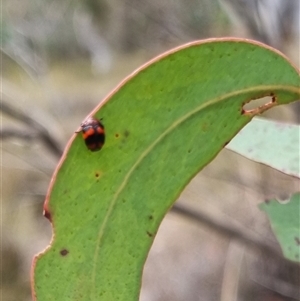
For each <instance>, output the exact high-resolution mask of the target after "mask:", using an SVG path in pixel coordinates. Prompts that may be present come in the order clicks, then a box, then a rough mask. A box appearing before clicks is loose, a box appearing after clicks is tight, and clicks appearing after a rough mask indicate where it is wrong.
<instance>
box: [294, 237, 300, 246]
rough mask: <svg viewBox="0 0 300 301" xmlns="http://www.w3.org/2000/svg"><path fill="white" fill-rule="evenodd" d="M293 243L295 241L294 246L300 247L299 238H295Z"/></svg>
mask: <svg viewBox="0 0 300 301" xmlns="http://www.w3.org/2000/svg"><path fill="white" fill-rule="evenodd" d="M295 241H296V244H297V245H298V246H300V238H299V237H297V236H296V237H295Z"/></svg>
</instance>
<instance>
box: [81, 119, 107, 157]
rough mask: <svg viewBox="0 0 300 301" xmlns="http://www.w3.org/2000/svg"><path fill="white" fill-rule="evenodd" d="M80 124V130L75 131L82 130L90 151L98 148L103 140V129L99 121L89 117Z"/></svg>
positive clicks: (102, 143)
mask: <svg viewBox="0 0 300 301" xmlns="http://www.w3.org/2000/svg"><path fill="white" fill-rule="evenodd" d="M80 126H81V130H80V131H78V132H75V133H79V132H82V137H83V139H84V142H85V144H86V146H87V148H88V149H89V150H90V151H92V152H95V151H98V150H100V149H101V148H102V146H103V145H104V142H105V130H104V125H103V124H102V123H101V121H100V120H98V119H96V118H94V117H89V118H87V119H86V120H85V121H84V122H83V123H81V125H80Z"/></svg>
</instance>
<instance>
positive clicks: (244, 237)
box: [172, 203, 284, 261]
mask: <svg viewBox="0 0 300 301" xmlns="http://www.w3.org/2000/svg"><path fill="white" fill-rule="evenodd" d="M172 212H174V213H177V214H180V215H183V216H186V217H188V218H189V219H192V220H194V221H196V222H199V223H202V224H204V225H206V226H208V227H210V228H212V229H214V230H217V231H218V232H219V233H221V234H222V235H225V236H227V237H228V238H232V239H236V240H238V241H240V242H242V243H243V244H245V245H247V246H249V247H250V248H252V249H255V250H258V251H261V252H264V253H266V254H268V255H270V256H271V257H273V258H278V259H280V260H281V261H282V260H284V258H283V256H282V255H281V254H280V252H279V251H277V250H276V249H274V248H273V247H272V246H270V245H269V244H267V243H266V242H265V241H263V240H261V239H259V238H258V237H257V236H256V235H254V234H252V233H251V232H249V231H245V230H241V229H239V228H237V227H236V226H234V225H232V224H230V223H228V222H223V221H221V220H220V219H218V220H216V219H214V218H213V217H211V216H208V215H207V214H205V213H203V212H200V211H196V210H195V209H191V208H188V207H187V206H186V205H181V204H178V203H177V204H175V205H174V206H173V208H172Z"/></svg>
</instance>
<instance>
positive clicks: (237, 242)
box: [0, 0, 300, 301]
mask: <svg viewBox="0 0 300 301" xmlns="http://www.w3.org/2000/svg"><path fill="white" fill-rule="evenodd" d="M299 19H300V7H299V0H289V1H286V0H247V1H245V0H219V1H217V0H215V1H209V0H198V1H196V0H185V1H175V0H152V1H150V0H127V1H121V0H111V1H109V0H86V1H80V0H79V1H72V0H64V1H60V0H40V1H37V0H3V1H2V18H1V33H0V34H1V88H2V91H1V110H2V112H1V116H2V124H1V202H2V205H1V211H2V216H1V256H2V261H1V266H0V269H1V274H2V279H1V292H0V295H1V297H2V300H5V301H17V300H18V301H19V300H24V301H27V300H31V292H30V266H31V261H32V258H33V256H34V254H37V253H38V252H40V251H42V250H43V249H44V248H45V247H46V246H47V245H48V243H49V241H50V239H51V226H50V224H49V222H48V220H46V219H45V218H44V217H43V216H42V206H43V201H44V198H45V194H46V191H47V187H48V184H49V182H50V179H51V175H52V172H53V170H54V168H55V166H56V164H57V162H58V159H59V157H60V155H61V152H62V150H63V148H64V146H65V144H66V143H67V141H68V139H69V138H70V136H71V135H72V134H73V133H74V131H75V130H76V129H77V128H78V126H79V124H80V123H81V121H82V120H83V119H84V118H85V117H86V115H87V114H88V113H89V112H90V111H91V110H92V109H93V108H94V107H95V106H96V105H97V104H98V103H99V102H100V101H101V99H102V98H103V97H104V96H105V95H106V94H107V93H108V92H110V90H111V89H112V88H114V87H115V86H116V84H118V83H119V82H120V81H121V80H122V79H124V77H125V76H126V75H128V74H129V73H131V72H132V71H134V70H135V69H136V68H137V67H139V66H140V65H141V64H143V63H145V62H146V61H148V60H149V59H151V58H153V57H154V56H156V55H158V54H160V53H161V52H163V51H166V50H168V49H170V48H172V47H175V46H178V45H181V44H183V43H186V42H189V41H193V40H198V39H204V38H211V37H224V36H236V37H245V38H251V39H255V40H259V41H261V42H264V43H266V44H269V45H271V46H273V47H275V48H277V49H279V50H280V51H282V52H283V53H285V54H286V55H287V56H288V57H289V58H290V60H291V61H292V62H293V63H294V65H296V66H299V60H300V58H299V50H300V46H299V43H300V38H299V35H300V24H299ZM243 71H244V70H241V72H243ZM183 72H184V70H183ZM122 114H128V112H120V118H122ZM265 116H266V117H267V118H275V119H278V120H283V121H288V122H299V116H300V114H299V105H297V104H294V105H290V106H286V107H280V108H276V109H273V110H272V111H271V112H270V113H268V114H265ZM299 189H300V187H299V182H297V181H296V180H295V179H293V178H291V177H288V176H286V175H283V174H281V173H279V172H277V171H274V170H271V169H270V168H268V167H265V166H259V165H257V164H255V163H252V162H249V161H248V160H246V159H244V158H240V157H239V156H237V155H235V154H232V153H230V152H228V151H226V150H224V151H222V152H221V154H220V155H219V156H218V157H217V158H216V160H214V162H212V163H211V164H210V165H209V166H208V167H207V168H205V169H204V170H203V171H202V172H201V173H200V174H199V175H198V176H197V177H196V178H195V179H194V180H193V181H192V182H191V183H190V185H189V186H188V187H187V188H186V190H185V191H184V193H183V194H182V196H181V197H180V199H179V200H178V204H179V205H180V206H183V207H184V208H189V209H190V210H191V211H193V212H198V213H199V215H198V218H196V219H192V218H191V217H189V216H187V217H186V216H185V215H184V214H183V213H182V212H180V211H176V212H170V213H169V214H168V215H167V216H166V218H165V220H164V222H163V224H162V226H161V228H160V230H159V233H158V235H157V238H156V240H155V243H154V245H153V248H152V249H151V252H150V254H149V258H148V260H147V263H146V266H145V270H144V275H143V287H142V292H141V301H150V300H151V301H169V300H170V301H181V300H188V301H200V300H201V301H202V300H204V301H215V300H220V301H234V300H241V301H248V300H249V301H252V300H258V301H283V300H285V301H286V300H300V296H299V280H300V269H299V265H296V264H292V263H290V262H287V261H286V260H284V259H283V258H282V257H281V256H280V249H279V246H278V244H277V243H276V240H275V239H274V236H273V234H272V232H271V230H270V228H269V224H268V221H267V220H266V217H265V215H264V214H263V213H262V212H260V211H259V210H258V209H257V207H256V206H257V204H258V203H260V202H262V201H263V200H264V199H266V198H270V197H273V196H279V197H281V198H285V197H286V196H287V195H289V194H290V193H292V192H295V191H297V190H299ZM62 201H63V200H62ZM178 213H179V214H178ZM124 214H126V213H124ZM230 230H232V231H230ZM236 234H239V235H236ZM249 240H250V242H249Z"/></svg>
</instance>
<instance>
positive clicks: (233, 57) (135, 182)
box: [33, 39, 300, 301]
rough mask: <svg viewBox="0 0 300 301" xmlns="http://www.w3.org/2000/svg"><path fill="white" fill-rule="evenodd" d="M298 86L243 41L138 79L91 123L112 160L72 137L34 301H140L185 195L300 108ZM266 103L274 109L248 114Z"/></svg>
mask: <svg viewBox="0 0 300 301" xmlns="http://www.w3.org/2000/svg"><path fill="white" fill-rule="evenodd" d="M299 83H300V81H299V74H298V72H297V70H296V69H295V68H294V67H293V66H291V64H290V63H289V62H288V60H287V59H286V58H285V57H283V56H282V55H281V54H279V53H277V52H276V51H273V50H271V49H270V48H268V47H265V46H263V45H261V44H258V43H254V42H250V41H246V40H239V39H231V40H229V39H227V40H226V39H219V40H216V39H213V40H207V41H199V42H194V43H191V44H188V45H184V46H182V47H179V48H177V49H174V50H171V51H169V52H168V53H165V54H163V55H161V56H159V57H158V58H156V59H154V60H152V61H151V62H149V63H148V64H146V65H145V66H143V67H142V68H141V69H139V70H137V71H136V72H134V73H133V74H132V75H131V76H130V77H129V78H127V79H126V80H125V81H124V82H123V83H121V84H120V85H119V86H118V87H117V88H116V89H115V90H114V91H113V92H112V93H111V94H110V95H109V96H108V97H107V98H106V99H105V100H104V101H103V102H102V103H101V104H100V105H99V107H97V108H96V109H95V110H94V112H92V115H94V116H96V117H97V118H103V123H104V125H105V129H106V142H105V145H104V147H103V148H102V150H101V151H99V152H90V151H89V150H87V148H86V146H85V144H84V141H83V140H82V138H81V135H80V134H78V135H74V137H73V138H72V139H71V141H70V143H69V145H68V146H67V148H66V150H65V153H64V155H63V158H62V160H61V163H60V165H59V166H58V168H57V171H56V173H55V175H54V177H53V180H52V184H51V187H50V189H49V195H48V197H47V200H46V203H45V211H46V215H47V216H48V217H49V218H50V219H51V221H52V225H53V234H54V237H53V240H52V242H51V246H50V247H49V248H48V249H47V250H46V251H45V252H43V253H42V254H39V255H38V256H37V257H36V258H35V261H34V265H33V290H34V296H35V298H36V300H38V301H53V300H56V301H60V300H61V301H71V300H72V301H74V300H76V301H80V300H81V301H90V300H91V301H128V300H138V297H139V291H140V284H141V276H142V271H143V265H144V262H145V260H146V258H147V254H148V251H149V249H150V247H151V245H152V242H153V240H154V238H155V234H156V232H157V230H158V227H159V225H160V223H161V221H162V219H163V217H164V215H165V214H166V213H167V211H168V210H169V208H170V207H171V206H172V204H173V203H174V201H175V200H176V199H177V197H178V196H179V194H180V193H181V191H182V190H183V189H184V187H185V186H186V185H187V184H188V182H189V181H190V180H191V179H192V178H193V177H194V176H195V174H197V173H198V172H199V171H200V170H201V169H202V168H203V167H204V166H205V165H207V164H208V163H209V162H210V161H211V160H212V159H213V158H214V157H215V156H216V155H217V154H218V152H219V151H220V150H221V149H222V148H223V147H224V146H225V145H226V144H227V143H228V142H229V141H230V140H231V139H232V137H233V136H234V135H235V134H236V133H237V132H238V131H239V130H240V129H241V128H242V127H243V126H244V125H245V124H247V123H248V122H249V121H250V120H251V118H252V117H253V116H254V115H255V114H257V113H259V112H262V111H263V110H265V109H268V108H271V107H272V106H274V105H277V104H286V103H289V102H292V101H295V100H297V99H298V98H299ZM267 95H271V96H272V97H273V99H274V102H273V103H269V104H267V105H266V106H264V107H262V108H259V109H256V110H253V111H251V112H244V111H243V105H244V103H246V102H247V101H250V100H251V99H254V98H258V97H262V96H267ZM170 277H171V275H170Z"/></svg>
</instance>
